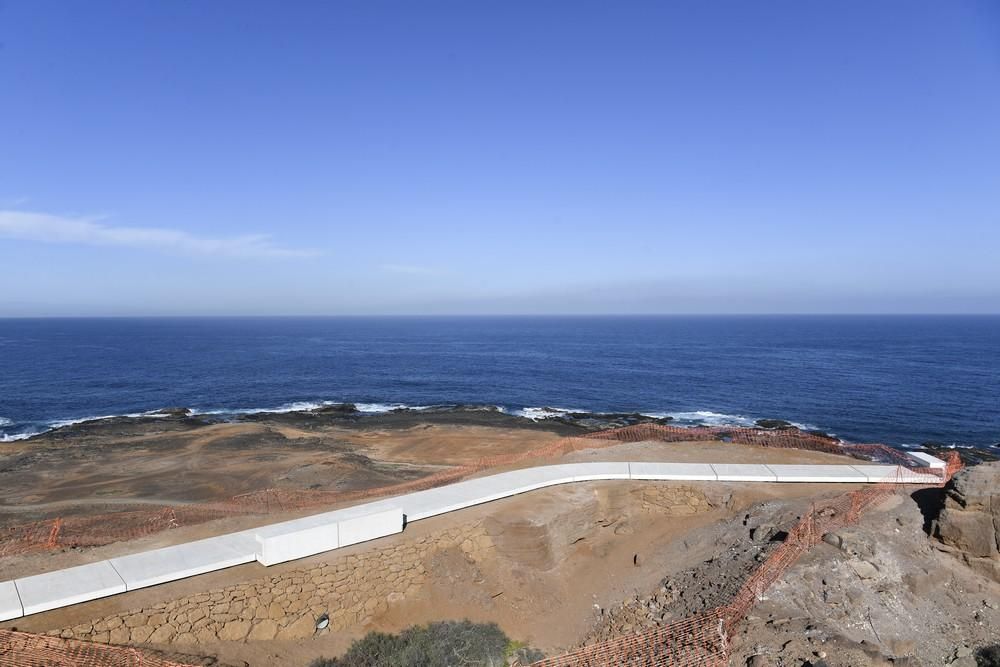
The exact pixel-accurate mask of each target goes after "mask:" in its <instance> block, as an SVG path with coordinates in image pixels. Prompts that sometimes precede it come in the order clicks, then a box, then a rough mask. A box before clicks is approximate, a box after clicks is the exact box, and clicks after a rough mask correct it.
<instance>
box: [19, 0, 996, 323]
mask: <svg viewBox="0 0 1000 667" xmlns="http://www.w3.org/2000/svg"><path fill="white" fill-rule="evenodd" d="M0 121H2V122H0V256H2V261H3V267H4V270H3V271H2V272H0V316H3V315H10V316H24V315H27V316H33V315H136V314H151V315H155V314H223V315H224V314H369V313H616V312H627V313H675V312H679V313H702V312H712V313H727V312H740V313H753V312H767V313H777V312H1000V260H998V259H997V258H998V256H1000V5H998V4H997V3H995V2H992V1H991V0H983V1H982V2H965V1H962V0H954V1H950V2H921V1H913V0H905V1H883V2H870V1H869V0H863V1H862V0H858V1H848V2H837V3H825V2H802V1H801V0H796V1H790V2H742V1H740V2H694V1H691V2H673V3H663V2H649V3H644V2H632V3H613V2H604V3H595V2H576V1H574V2H512V1H505V2H466V1H456V2H433V1H431V2H397V3H384V2H373V1H366V2H333V3H320V2H315V3H306V2H301V3H285V2H250V1H247V0H239V1H232V2H222V1H213V2H210V3H203V2H184V1H166V0H163V1H161V2H150V1H138V2H136V1H133V0H122V1H121V2H50V1H48V0H7V1H6V2H3V3H2V4H0Z"/></svg>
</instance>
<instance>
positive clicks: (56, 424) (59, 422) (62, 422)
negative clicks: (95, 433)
mask: <svg viewBox="0 0 1000 667" xmlns="http://www.w3.org/2000/svg"><path fill="white" fill-rule="evenodd" d="M131 416H132V415H100V416H98V417H78V418H76V419H56V420H53V421H50V422H49V423H48V425H49V428H53V429H55V428H62V427H63V426H73V425H74V424H82V423H83V422H94V421H100V420H101V419H114V418H115V417H131ZM136 416H138V415H136Z"/></svg>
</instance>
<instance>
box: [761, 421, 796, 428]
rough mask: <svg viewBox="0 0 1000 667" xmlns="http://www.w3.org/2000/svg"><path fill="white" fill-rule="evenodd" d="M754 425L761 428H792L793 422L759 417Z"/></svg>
mask: <svg viewBox="0 0 1000 667" xmlns="http://www.w3.org/2000/svg"><path fill="white" fill-rule="evenodd" d="M754 425H756V426H757V427H759V428H792V423H791V422H786V421H785V420H784V419H758V420H757V421H755V422H754Z"/></svg>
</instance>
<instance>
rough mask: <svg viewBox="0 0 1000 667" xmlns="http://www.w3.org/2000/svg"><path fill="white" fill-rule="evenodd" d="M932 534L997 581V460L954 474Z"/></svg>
mask: <svg viewBox="0 0 1000 667" xmlns="http://www.w3.org/2000/svg"><path fill="white" fill-rule="evenodd" d="M934 534H935V536H936V537H937V538H938V539H939V540H940V541H941V543H942V544H943V545H944V546H945V547H946V550H947V551H950V552H951V553H953V554H955V555H956V556H958V557H959V558H961V559H962V560H963V561H965V562H966V563H967V564H968V565H969V567H971V568H972V569H974V570H976V571H977V572H979V573H981V574H983V575H985V576H988V577H991V578H992V579H994V580H995V581H1000V462H997V463H985V464H982V465H978V466H973V467H971V468H966V469H965V470H963V471H961V472H960V473H958V474H957V475H955V477H954V479H952V481H951V482H950V483H949V485H948V487H947V489H946V490H945V497H944V507H943V509H942V510H941V514H940V516H938V519H937V523H936V526H935V531H934Z"/></svg>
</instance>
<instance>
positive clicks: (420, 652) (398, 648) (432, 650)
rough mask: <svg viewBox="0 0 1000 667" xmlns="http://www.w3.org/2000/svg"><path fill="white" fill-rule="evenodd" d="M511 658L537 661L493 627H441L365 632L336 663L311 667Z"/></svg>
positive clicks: (417, 666)
mask: <svg viewBox="0 0 1000 667" xmlns="http://www.w3.org/2000/svg"><path fill="white" fill-rule="evenodd" d="M515 655H516V656H517V657H518V658H519V659H520V660H521V661H522V663H528V662H532V661H534V660H538V659H540V658H541V657H542V654H541V653H539V652H538V651H536V650H533V649H530V648H528V647H525V646H523V645H521V644H518V643H515V642H512V641H511V640H510V639H508V638H507V635H505V634H504V633H503V631H502V630H501V629H500V628H499V627H497V625H496V624H495V623H489V624H484V623H472V622H471V621H461V622H458V621H445V622H440V623H431V624H430V625H418V626H414V627H412V628H407V629H406V630H403V631H402V632H401V633H399V634H398V635H390V634H386V633H384V632H369V633H368V634H367V635H365V636H364V637H362V638H361V639H359V640H357V641H356V642H354V643H353V644H352V645H351V647H350V648H349V649H348V650H347V653H345V654H344V655H343V656H342V657H340V658H321V659H319V660H317V661H315V662H313V663H312V665H311V667H502V666H503V665H506V664H507V663H508V661H509V659H510V658H511V657H512V656H515Z"/></svg>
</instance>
